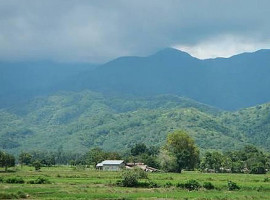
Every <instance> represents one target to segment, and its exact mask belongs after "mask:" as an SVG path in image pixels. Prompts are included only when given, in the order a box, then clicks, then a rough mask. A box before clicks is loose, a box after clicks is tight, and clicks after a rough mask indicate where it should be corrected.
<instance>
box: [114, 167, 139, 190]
mask: <svg viewBox="0 0 270 200" xmlns="http://www.w3.org/2000/svg"><path fill="white" fill-rule="evenodd" d="M122 178H123V179H122V181H121V182H120V183H119V184H122V186H124V187H136V186H138V183H139V181H138V179H139V175H138V173H137V172H136V171H133V170H127V171H124V172H123V174H122Z"/></svg>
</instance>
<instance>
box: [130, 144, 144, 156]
mask: <svg viewBox="0 0 270 200" xmlns="http://www.w3.org/2000/svg"><path fill="white" fill-rule="evenodd" d="M130 151H131V155H133V156H137V155H140V154H143V153H146V152H147V147H146V145H145V144H144V143H139V144H135V146H133V147H132V148H131V150H130Z"/></svg>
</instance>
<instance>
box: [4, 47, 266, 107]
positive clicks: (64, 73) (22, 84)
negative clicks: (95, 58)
mask: <svg viewBox="0 0 270 200" xmlns="http://www.w3.org/2000/svg"><path fill="white" fill-rule="evenodd" d="M10 65H11V64H9V65H8V66H7V63H0V70H1V79H0V80H1V84H0V87H1V88H0V89H1V90H0V91H1V107H3V105H4V104H5V105H6V103H10V102H12V101H11V99H9V97H10V98H13V99H15V100H17V99H23V98H25V97H27V96H35V95H36V94H38V95H44V94H45V95H47V94H50V93H52V92H56V91H59V90H67V91H81V90H84V89H90V90H94V91H97V92H103V93H104V94H118V95H126V94H128V95H134V96H151V95H157V94H175V95H180V96H185V97H188V98H192V99H194V100H196V101H199V102H202V103H205V104H208V105H211V106H215V107H218V108H221V109H225V110H236V109H239V108H245V107H249V106H254V105H257V104H261V103H265V102H268V101H270V93H269V92H268V88H269V87H270V79H269V76H270V50H259V51H257V52H254V53H243V54H240V55H236V56H233V57H230V58H216V59H206V60H200V59H197V58H194V57H192V56H190V55H189V54H187V53H185V52H182V51H179V50H176V49H172V48H167V49H164V50H161V51H159V52H157V53H156V54H154V55H151V56H148V57H120V58H117V59H115V60H112V61H110V62H108V63H106V64H103V65H100V66H98V67H96V66H95V67H93V65H90V64H89V66H87V64H81V63H79V64H77V65H76V64H73V65H71V64H69V65H67V64H66V65H65V64H57V63H48V62H47V63H46V62H45V63H44V62H32V63H31V62H30V63H20V62H19V63H13V64H12V65H11V66H10ZM88 67H89V68H88ZM15 93H16V94H15Z"/></svg>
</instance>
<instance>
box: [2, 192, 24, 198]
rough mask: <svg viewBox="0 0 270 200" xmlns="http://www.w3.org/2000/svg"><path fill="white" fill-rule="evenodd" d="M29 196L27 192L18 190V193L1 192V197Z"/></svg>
mask: <svg viewBox="0 0 270 200" xmlns="http://www.w3.org/2000/svg"><path fill="white" fill-rule="evenodd" d="M25 198H27V194H25V193H24V192H22V191H18V192H17V193H2V192H0V199H25Z"/></svg>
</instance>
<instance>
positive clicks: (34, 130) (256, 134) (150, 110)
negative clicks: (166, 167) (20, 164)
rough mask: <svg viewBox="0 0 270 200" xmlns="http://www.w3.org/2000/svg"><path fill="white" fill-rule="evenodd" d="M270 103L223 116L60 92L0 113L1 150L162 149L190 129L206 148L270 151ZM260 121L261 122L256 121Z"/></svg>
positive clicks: (157, 100) (182, 103)
mask: <svg viewBox="0 0 270 200" xmlns="http://www.w3.org/2000/svg"><path fill="white" fill-rule="evenodd" d="M268 109H269V105H267V104H266V105H261V106H257V107H255V108H250V109H245V110H241V111H237V112H223V111H221V110H218V109H215V108H213V107H210V106H207V105H204V104H201V103H197V102H195V101H193V100H190V99H187V98H182V97H178V96H172V95H160V96H155V97H140V98H139V97H134V96H120V97H119V96H105V95H102V94H100V93H95V92H91V91H88V90H85V91H82V92H58V93H56V94H54V95H51V96H48V97H39V98H36V99H34V100H32V101H29V102H28V103H23V104H21V105H16V106H13V107H9V108H6V109H1V110H0V149H4V150H7V151H9V152H12V153H16V152H17V153H18V152H20V151H30V150H51V151H53V150H57V149H58V148H63V150H65V151H73V152H84V151H86V150H87V149H89V148H92V147H95V146H100V147H102V148H104V149H106V150H116V151H124V150H125V149H126V148H127V147H129V146H131V145H134V144H135V143H139V142H145V143H147V144H149V145H150V144H151V145H162V144H163V143H164V141H165V138H166V135H167V133H169V132H171V131H173V130H177V129H184V130H187V131H188V132H189V133H190V134H191V135H192V136H193V137H194V138H195V140H196V143H197V144H198V145H199V146H200V147H201V148H202V149H208V150H209V149H216V150H229V149H237V148H240V147H241V146H243V145H244V144H247V143H252V144H256V145H259V146H260V147H261V148H264V149H269V146H270V143H269V137H270V136H269V134H268V130H269V120H268V119H269V114H268V113H269V112H268V113H267V111H268ZM254 119H256V121H255V122H254Z"/></svg>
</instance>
